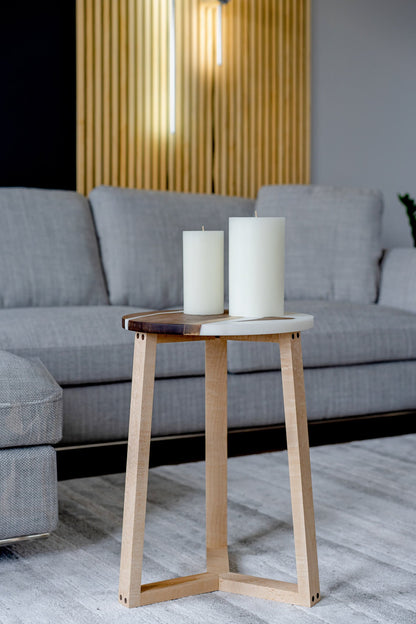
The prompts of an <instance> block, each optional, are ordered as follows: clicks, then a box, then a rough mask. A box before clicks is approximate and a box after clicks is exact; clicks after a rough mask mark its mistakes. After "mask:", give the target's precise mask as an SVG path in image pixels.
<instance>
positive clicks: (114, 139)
mask: <svg viewBox="0 0 416 624" xmlns="http://www.w3.org/2000/svg"><path fill="white" fill-rule="evenodd" d="M118 57H119V25H118V0H111V184H112V185H113V186H118V185H119V184H120V180H119V143H120V140H119V137H120V134H119V61H118ZM87 166H88V165H87ZM89 191H90V188H87V192H89Z"/></svg>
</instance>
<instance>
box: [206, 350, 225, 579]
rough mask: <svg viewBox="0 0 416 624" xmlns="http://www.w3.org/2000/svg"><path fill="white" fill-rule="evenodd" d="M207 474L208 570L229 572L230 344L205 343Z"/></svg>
mask: <svg viewBox="0 0 416 624" xmlns="http://www.w3.org/2000/svg"><path fill="white" fill-rule="evenodd" d="M205 445H206V446H205V475H206V477H205V478H206V485H205V487H206V539H207V571H208V572H214V573H221V572H228V571H229V564H228V547H227V341H226V340H225V339H221V338H218V339H215V340H207V341H206V342H205Z"/></svg>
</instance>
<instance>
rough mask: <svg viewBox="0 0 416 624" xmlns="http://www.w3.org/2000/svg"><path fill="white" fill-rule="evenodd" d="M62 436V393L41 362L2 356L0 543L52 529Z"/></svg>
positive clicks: (0, 358) (47, 531) (0, 383)
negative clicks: (55, 448)
mask: <svg viewBox="0 0 416 624" xmlns="http://www.w3.org/2000/svg"><path fill="white" fill-rule="evenodd" d="M61 436H62V389H61V388H60V387H59V386H58V384H57V383H56V382H55V380H54V379H53V378H52V377H51V375H50V373H49V372H48V371H47V370H46V368H45V367H44V366H43V364H42V363H41V362H40V361H38V360H37V361H28V360H25V359H23V358H20V357H18V356H16V355H13V354H11V353H7V352H6V351H0V510H1V513H0V540H3V541H4V540H8V541H10V540H14V539H16V538H22V537H27V536H33V535H39V534H44V533H49V532H50V531H53V530H54V529H55V528H56V524H57V521H58V501H57V478H56V455H55V450H54V449H53V448H52V446H51V445H52V444H56V443H57V442H59V440H60V439H61Z"/></svg>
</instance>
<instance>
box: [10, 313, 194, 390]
mask: <svg viewBox="0 0 416 624" xmlns="http://www.w3.org/2000/svg"><path fill="white" fill-rule="evenodd" d="M137 311H138V308H137V307H132V308H129V307H123V306H120V307H118V306H77V307H66V308H28V309H26V308H19V309H14V310H0V348H1V349H5V350H7V351H10V352H12V353H15V354H17V355H21V356H24V357H39V358H40V359H41V360H42V362H43V363H44V364H45V366H46V367H47V369H48V370H49V371H50V373H51V374H52V375H53V377H54V378H55V379H56V381H57V382H58V383H59V384H61V385H68V384H71V385H74V384H85V383H98V382H108V381H125V380H129V379H131V368H132V361H133V343H134V332H131V331H126V330H124V329H122V327H121V317H122V316H123V314H129V313H131V312H137ZM204 367H205V360H204V345H203V344H198V343H194V344H183V343H182V344H175V345H174V344H167V345H160V346H159V347H158V351H157V362H156V376H157V377H172V376H177V375H201V374H203V373H204V370H205V369H204Z"/></svg>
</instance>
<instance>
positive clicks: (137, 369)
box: [119, 333, 157, 607]
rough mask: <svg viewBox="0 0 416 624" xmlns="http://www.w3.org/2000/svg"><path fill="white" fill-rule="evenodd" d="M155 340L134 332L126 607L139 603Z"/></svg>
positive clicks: (122, 596) (124, 549) (123, 569)
mask: <svg viewBox="0 0 416 624" xmlns="http://www.w3.org/2000/svg"><path fill="white" fill-rule="evenodd" d="M156 343H157V336H156V335H155V334H141V333H138V334H136V340H135V346H134V359H133V376H132V391H131V404H130V425H129V442H128V451H127V468H126V486H125V498H124V517H123V537H122V545H121V564H120V586H119V600H120V602H121V603H122V604H123V605H124V606H126V607H138V606H139V605H140V593H141V576H142V560H143V539H144V525H145V517H146V498H147V480H148V472H149V451H150V434H151V426H152V411H153V388H154V378H155V361H156Z"/></svg>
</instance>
